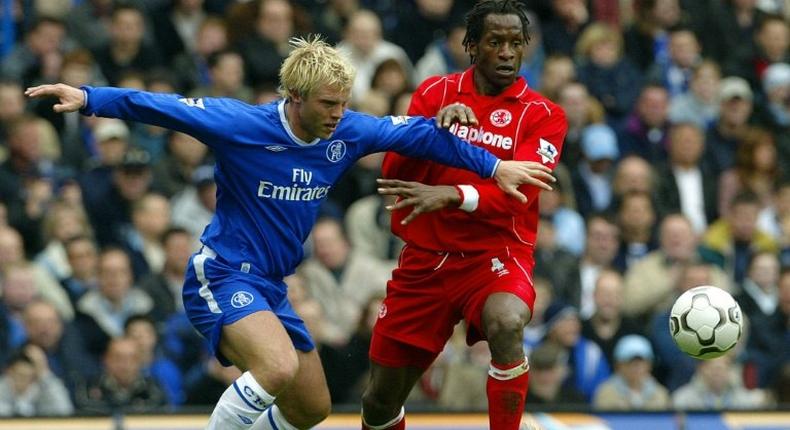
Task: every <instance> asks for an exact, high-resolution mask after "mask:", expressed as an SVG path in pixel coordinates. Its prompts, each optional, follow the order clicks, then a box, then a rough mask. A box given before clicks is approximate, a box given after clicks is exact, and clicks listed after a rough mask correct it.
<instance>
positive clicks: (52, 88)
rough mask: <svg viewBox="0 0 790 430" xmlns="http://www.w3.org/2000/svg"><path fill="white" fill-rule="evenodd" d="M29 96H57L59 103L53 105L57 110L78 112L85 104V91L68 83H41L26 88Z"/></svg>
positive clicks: (26, 93)
mask: <svg viewBox="0 0 790 430" xmlns="http://www.w3.org/2000/svg"><path fill="white" fill-rule="evenodd" d="M25 95H26V96H28V97H33V98H35V97H57V98H58V100H59V103H57V104H56V105H55V106H53V110H54V111H55V112H76V111H78V110H80V109H81V108H82V107H83V106H85V93H84V92H83V91H82V90H81V89H79V88H74V87H71V86H68V85H66V84H54V85H39V86H37V87H30V88H28V89H27V90H25Z"/></svg>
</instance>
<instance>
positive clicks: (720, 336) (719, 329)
mask: <svg viewBox="0 0 790 430" xmlns="http://www.w3.org/2000/svg"><path fill="white" fill-rule="evenodd" d="M742 331H743V318H742V317H741V307H740V306H738V303H737V302H736V301H735V299H733V298H732V296H731V295H730V294H729V293H728V292H726V291H724V290H722V289H721V288H718V287H713V286H709V285H704V286H701V287H694V288H692V289H690V290H688V291H686V292H685V293H683V294H681V295H680V297H678V299H677V300H676V301H675V304H674V305H673V306H672V311H671V312H670V314H669V332H670V333H671V334H672V339H674V340H675V343H676V344H677V345H678V348H680V349H681V350H682V351H683V352H685V353H686V354H688V355H690V356H692V357H694V358H699V359H702V360H707V359H711V358H716V357H720V356H722V355H724V354H725V353H727V351H729V350H731V349H732V348H733V347H734V346H735V344H737V343H738V339H740V337H741V332H742Z"/></svg>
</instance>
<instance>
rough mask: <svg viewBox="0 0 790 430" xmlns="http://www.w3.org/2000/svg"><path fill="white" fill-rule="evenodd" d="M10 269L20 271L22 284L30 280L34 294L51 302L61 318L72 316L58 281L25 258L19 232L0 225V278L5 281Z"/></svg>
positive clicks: (71, 308) (67, 300)
mask: <svg viewBox="0 0 790 430" xmlns="http://www.w3.org/2000/svg"><path fill="white" fill-rule="evenodd" d="M12 270H19V271H20V272H21V273H20V274H19V275H21V276H20V277H19V279H20V280H24V282H23V284H27V283H28V282H32V286H33V291H32V294H33V295H34V296H41V298H43V299H44V300H46V301H48V302H50V303H52V304H53V305H54V306H55V307H56V308H58V312H59V313H60V315H61V316H62V317H63V318H65V319H67V320H71V319H72V318H74V308H73V307H72V306H71V303H69V298H68V296H67V295H66V293H65V292H64V291H63V289H62V288H61V287H60V285H58V282H57V281H56V280H55V279H54V278H53V277H52V276H50V275H49V273H47V271H46V270H44V269H42V268H41V267H39V266H37V265H34V264H30V263H29V262H28V261H27V260H26V259H25V249H24V247H23V245H22V237H21V236H20V235H19V233H18V232H17V231H16V230H14V229H13V228H10V227H0V279H1V280H3V281H4V282H7V281H8V278H9V272H10V271H12ZM3 278H5V279H3ZM26 288H27V287H25V289H26Z"/></svg>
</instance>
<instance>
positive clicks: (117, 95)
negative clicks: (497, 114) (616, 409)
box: [82, 87, 499, 277]
mask: <svg viewBox="0 0 790 430" xmlns="http://www.w3.org/2000/svg"><path fill="white" fill-rule="evenodd" d="M83 90H85V92H86V94H87V97H88V98H87V104H86V106H85V107H84V108H83V109H82V113H84V114H87V115H91V114H95V115H98V116H103V117H112V118H121V119H125V120H131V121H139V122H143V123H147V124H153V125H157V126H161V127H165V128H169V129H172V130H177V131H180V132H183V133H186V134H189V135H192V136H194V137H195V138H196V139H198V140H200V141H201V142H203V143H204V144H206V145H208V146H209V147H210V148H211V149H212V150H213V152H214V155H215V159H216V165H215V168H214V169H215V180H216V183H217V208H216V213H215V214H214V218H213V219H212V221H211V223H210V224H209V225H208V226H207V227H206V229H205V230H204V232H203V235H202V237H201V242H203V243H204V244H205V245H207V246H208V247H210V248H211V249H213V250H214V251H216V253H217V254H218V255H219V256H220V257H221V258H222V259H224V260H226V261H227V262H228V263H229V264H231V265H232V266H235V267H244V269H245V271H247V270H248V271H250V272H252V273H256V274H260V275H262V276H267V277H282V276H286V275H289V274H291V273H293V271H294V269H295V268H296V266H297V265H298V264H299V263H300V262H301V260H302V258H303V249H302V244H303V242H304V241H305V239H306V238H307V236H308V234H310V230H311V229H312V227H313V224H314V223H315V220H316V217H317V215H318V211H319V207H320V205H321V202H322V201H323V200H324V199H325V198H326V197H327V195H328V194H329V190H330V189H331V187H332V186H333V185H334V184H335V182H337V180H338V179H339V178H340V176H341V175H342V174H343V173H344V172H345V171H346V170H347V169H348V168H349V167H351V166H352V165H353V164H354V163H355V162H356V161H357V160H358V159H359V158H360V157H363V156H365V155H367V154H370V153H374V152H383V151H395V152H398V153H401V154H403V155H406V156H410V157H416V158H426V159H429V160H433V161H436V162H439V163H442V164H447V165H450V166H454V167H460V168H464V169H468V170H471V171H474V172H476V173H477V174H478V175H480V176H482V177H490V176H492V175H493V173H494V171H495V170H496V166H497V164H498V163H499V160H498V159H497V158H496V157H494V156H493V155H491V153H489V152H488V151H486V150H484V149H481V148H477V147H475V146H473V145H469V144H467V143H465V142H463V141H461V140H459V139H458V138H456V137H455V136H453V135H452V134H450V133H449V132H447V131H445V130H442V129H439V128H437V127H436V126H435V125H434V122H433V120H431V119H425V118H421V117H385V118H377V117H373V116H370V115H366V114H362V113H358V112H353V111H351V110H346V112H345V113H344V115H343V118H342V119H341V121H340V124H339V125H338V127H337V129H336V130H335V133H334V134H333V135H332V137H331V138H330V139H328V140H323V139H315V140H313V141H312V142H304V141H302V140H301V139H299V138H298V137H296V135H294V133H293V131H292V130H291V128H290V127H289V125H288V121H287V119H286V117H285V101H284V100H280V101H275V102H272V103H270V104H266V105H258V106H253V105H249V104H246V103H243V102H241V101H238V100H234V99H225V98H184V97H181V96H179V95H175V94H158V93H148V92H143V91H137V90H128V89H120V88H93V87H83Z"/></svg>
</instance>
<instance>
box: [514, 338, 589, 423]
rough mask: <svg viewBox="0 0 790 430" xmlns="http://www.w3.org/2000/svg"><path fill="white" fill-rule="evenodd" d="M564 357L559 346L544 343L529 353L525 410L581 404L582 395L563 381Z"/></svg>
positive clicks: (565, 366) (564, 370) (584, 400)
mask: <svg viewBox="0 0 790 430" xmlns="http://www.w3.org/2000/svg"><path fill="white" fill-rule="evenodd" d="M569 371H570V370H569V369H568V357H567V353H566V352H565V351H563V350H562V348H560V347H558V346H557V345H554V344H551V343H545V344H543V345H541V346H539V347H537V348H535V350H534V351H532V353H531V354H529V390H528V391H527V401H526V405H527V408H528V409H531V408H532V407H533V406H537V407H538V408H540V407H541V406H542V405H557V406H560V405H563V404H565V405H574V404H584V403H586V402H587V401H586V399H585V398H584V395H583V394H582V393H581V392H580V391H579V390H577V389H576V388H574V387H573V386H572V385H570V384H564V383H563V382H564V381H565V379H566V378H567V376H568V373H569Z"/></svg>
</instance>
